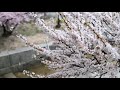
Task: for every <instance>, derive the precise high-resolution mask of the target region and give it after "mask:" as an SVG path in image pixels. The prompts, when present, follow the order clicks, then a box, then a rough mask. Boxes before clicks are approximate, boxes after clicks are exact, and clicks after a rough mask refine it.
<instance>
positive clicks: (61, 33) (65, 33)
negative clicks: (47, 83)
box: [17, 12, 120, 78]
mask: <svg viewBox="0 0 120 90" xmlns="http://www.w3.org/2000/svg"><path fill="white" fill-rule="evenodd" d="M57 14H58V15H60V16H61V19H63V21H64V25H65V26H64V30H56V29H55V28H54V26H53V25H52V22H54V20H52V19H51V25H50V26H48V25H47V24H46V23H45V21H44V20H43V19H40V18H37V14H32V15H33V17H35V18H37V19H36V25H38V26H39V27H40V28H42V29H43V31H44V32H45V33H47V34H48V35H49V36H51V37H52V38H53V40H54V45H56V46H57V48H56V49H55V50H48V49H45V48H42V47H40V46H38V45H34V44H32V43H30V42H28V41H27V39H26V38H25V37H24V36H22V35H17V37H19V38H21V39H22V40H23V41H24V42H25V43H26V44H27V45H28V46H31V47H33V48H34V49H36V50H37V51H38V52H39V53H40V54H42V55H44V56H45V57H48V58H47V59H46V58H42V61H41V62H42V63H44V64H47V65H48V66H49V68H51V69H55V70H56V73H54V74H50V75H47V76H43V75H37V74H35V73H34V72H29V71H26V70H24V71H23V73H24V74H27V75H28V76H30V77H32V78H119V77H120V73H119V71H120V70H119V69H120V68H119V62H120V49H119V48H120V13H119V12H57ZM38 56H39V55H36V57H38ZM39 59H40V60H41V58H39Z"/></svg>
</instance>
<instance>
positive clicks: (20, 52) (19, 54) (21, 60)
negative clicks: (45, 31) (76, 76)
mask: <svg viewBox="0 0 120 90" xmlns="http://www.w3.org/2000/svg"><path fill="white" fill-rule="evenodd" d="M49 45H50V47H49V48H50V49H52V50H53V49H54V48H55V46H52V43H49ZM41 47H46V44H41ZM35 53H36V51H34V50H33V48H30V47H24V48H18V49H16V50H11V51H3V52H1V53H0V75H3V74H7V73H10V72H18V71H22V70H24V69H25V68H27V67H29V66H31V65H34V64H38V63H40V60H35V59H34V58H33V55H34V54H35Z"/></svg>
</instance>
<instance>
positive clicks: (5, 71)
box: [0, 67, 12, 75]
mask: <svg viewBox="0 0 120 90" xmlns="http://www.w3.org/2000/svg"><path fill="white" fill-rule="evenodd" d="M10 72H12V71H11V69H10V67H7V68H3V69H0V75H3V74H7V73H10Z"/></svg>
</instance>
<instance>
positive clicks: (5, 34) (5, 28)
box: [2, 20, 18, 37]
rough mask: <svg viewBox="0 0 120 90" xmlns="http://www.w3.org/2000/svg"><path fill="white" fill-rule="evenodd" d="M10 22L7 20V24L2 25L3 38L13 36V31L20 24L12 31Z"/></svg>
mask: <svg viewBox="0 0 120 90" xmlns="http://www.w3.org/2000/svg"><path fill="white" fill-rule="evenodd" d="M8 21H9V20H6V22H5V23H4V24H3V25H2V28H3V34H2V36H3V37H9V36H11V35H12V33H13V31H14V29H15V28H16V27H17V25H18V24H16V25H15V26H14V28H13V29H12V30H10V28H9V24H8Z"/></svg>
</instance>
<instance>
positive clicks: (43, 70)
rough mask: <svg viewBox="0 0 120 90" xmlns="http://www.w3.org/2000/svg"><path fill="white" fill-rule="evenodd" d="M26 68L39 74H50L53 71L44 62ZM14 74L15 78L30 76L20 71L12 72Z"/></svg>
mask: <svg viewBox="0 0 120 90" xmlns="http://www.w3.org/2000/svg"><path fill="white" fill-rule="evenodd" d="M27 70H28V71H32V72H35V73H36V74H40V75H49V74H52V73H54V72H55V71H54V70H50V69H49V68H48V67H47V66H46V65H44V64H38V65H34V66H31V67H29V68H28V69H27ZM14 74H15V76H16V77H17V78H30V77H28V76H26V75H24V74H23V73H22V72H17V73H14Z"/></svg>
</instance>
